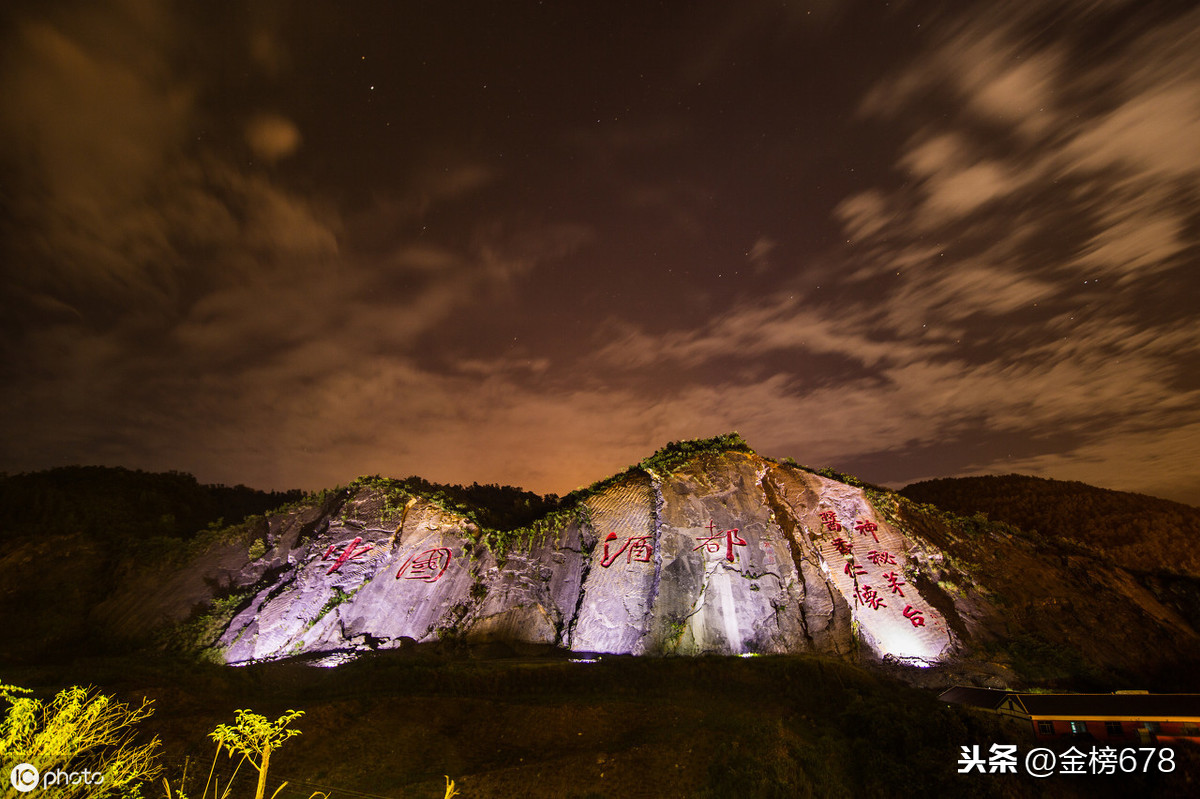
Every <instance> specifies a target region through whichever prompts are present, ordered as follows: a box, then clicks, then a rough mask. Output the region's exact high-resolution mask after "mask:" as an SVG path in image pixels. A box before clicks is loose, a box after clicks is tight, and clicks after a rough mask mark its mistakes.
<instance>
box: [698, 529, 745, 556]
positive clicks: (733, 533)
mask: <svg viewBox="0 0 1200 799" xmlns="http://www.w3.org/2000/svg"><path fill="white" fill-rule="evenodd" d="M715 529H717V526H716V524H715V523H713V522H712V521H711V520H710V521H709V523H708V532H710V533H712V532H713V531H714V530H715ZM738 529H739V528H737V527H734V528H733V529H732V530H725V531H724V532H721V533H715V534H713V535H710V536H708V537H707V538H700V539H697V540H698V541H699V542H700V543H699V545H697V546H694V547H692V551H693V552H695V551H696V550H697V549H700V548H701V547H703V548H704V551H705V552H720V551H721V542H720V539H722V538H724V539H725V560H727V561H729V562H730V563H733V561H734V560H735V559H736V558H735V556H734V554H733V548H734V547H744V546H746V539H744V538H742V537H741V536H739V535H738Z"/></svg>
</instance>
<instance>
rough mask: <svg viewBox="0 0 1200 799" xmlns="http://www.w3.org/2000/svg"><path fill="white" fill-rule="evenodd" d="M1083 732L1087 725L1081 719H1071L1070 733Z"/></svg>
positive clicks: (1085, 730) (1077, 733)
mask: <svg viewBox="0 0 1200 799" xmlns="http://www.w3.org/2000/svg"><path fill="white" fill-rule="evenodd" d="M1085 732H1087V725H1086V724H1084V723H1083V722H1082V721H1072V722H1071V734H1072V735H1081V734H1082V733H1085Z"/></svg>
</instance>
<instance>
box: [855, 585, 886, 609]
mask: <svg viewBox="0 0 1200 799" xmlns="http://www.w3.org/2000/svg"><path fill="white" fill-rule="evenodd" d="M858 594H859V599H861V600H862V603H863V604H864V605H870V607H871V610H879V609H880V608H886V607H887V605H886V604H885V603H884V601H883V600H882V599H880V597H879V592H877V591H876V590H875V589H874V588H872V587H871V586H869V585H863V586H859V588H858Z"/></svg>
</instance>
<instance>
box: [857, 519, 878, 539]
mask: <svg viewBox="0 0 1200 799" xmlns="http://www.w3.org/2000/svg"><path fill="white" fill-rule="evenodd" d="M854 529H855V530H858V531H859V532H860V533H870V534H871V537H872V538H874V539H875V543H876V544H878V543H879V536H877V535H875V531H876V530H878V529H879V525H877V524H876V523H875V522H869V521H867V520H866V519H859V520H858V523H857V524H855V525H854Z"/></svg>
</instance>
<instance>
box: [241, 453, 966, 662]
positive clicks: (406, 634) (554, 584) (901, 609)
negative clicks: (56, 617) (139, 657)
mask: <svg viewBox="0 0 1200 799" xmlns="http://www.w3.org/2000/svg"><path fill="white" fill-rule="evenodd" d="M586 504H587V511H588V513H587V521H577V522H572V523H570V524H566V525H565V526H563V527H562V529H560V530H558V531H557V532H556V533H554V534H553V535H550V536H548V537H547V538H546V540H542V541H538V542H535V543H534V545H532V546H530V547H528V548H527V549H525V550H522V551H514V552H510V553H508V554H507V556H506V557H504V558H503V559H502V560H501V561H497V559H496V558H495V557H494V556H493V554H492V553H491V552H489V551H488V550H487V548H486V547H483V546H481V545H478V544H474V543H473V540H474V533H475V531H474V529H473V528H472V527H471V526H470V525H469V524H468V523H467V522H466V521H465V520H464V519H462V518H460V517H457V516H454V515H452V514H448V513H446V512H444V511H441V510H439V509H438V508H436V507H435V506H433V505H432V504H430V503H429V502H426V501H424V500H419V499H415V498H414V499H412V500H411V501H410V502H409V503H408V505H407V506H406V507H403V508H391V509H385V507H384V502H383V499H382V497H381V496H380V494H379V492H377V491H375V490H373V489H361V490H359V491H358V493H357V494H356V495H355V496H353V497H351V498H350V499H348V500H347V501H346V502H345V503H344V504H343V505H342V507H341V508H340V509H338V510H336V511H335V512H333V513H331V514H330V515H328V516H327V517H325V518H324V519H323V520H322V521H320V522H319V523H317V524H315V525H310V529H309V532H308V534H307V535H291V536H281V537H280V538H279V540H278V541H277V542H276V543H275V547H274V549H272V550H271V551H269V552H268V553H267V554H266V555H264V557H263V558H261V559H260V561H264V562H266V563H274V564H278V565H277V566H276V567H275V568H269V569H267V570H266V575H265V576H264V577H262V578H261V579H260V580H259V582H258V583H257V585H256V588H257V593H256V594H255V596H254V598H253V599H252V600H251V601H250V603H249V604H248V606H247V607H246V608H244V609H243V610H242V611H241V612H240V613H239V614H238V615H237V616H236V617H235V618H234V619H233V620H232V622H231V623H230V625H229V627H228V628H227V629H226V631H225V632H224V634H223V635H222V636H221V639H220V641H219V646H220V648H221V649H222V651H223V652H224V654H225V657H226V659H227V660H228V661H229V662H246V661H251V660H261V659H269V658H277V657H285V656H288V655H293V654H301V653H320V652H335V651H345V650H366V649H388V648H394V647H398V646H401V645H403V644H404V642H405V641H406V640H410V641H419V642H425V641H431V640H437V639H439V638H446V637H451V638H454V639H462V640H466V641H494V640H499V641H506V642H523V643H534V644H553V645H558V646H561V647H564V648H569V649H572V650H575V651H580V652H602V653H621V654H685V655H693V654H706V653H712V654H746V653H783V652H806V651H812V652H824V653H831V654H845V653H848V652H850V651H852V650H853V649H854V648H855V647H856V644H861V645H865V646H866V648H867V649H868V650H869V651H872V652H874V653H875V654H876V655H877V656H879V657H884V656H888V655H890V656H893V657H896V658H900V659H902V660H906V661H908V662H913V663H925V662H932V661H934V660H936V659H937V658H938V657H939V656H941V655H942V654H944V653H945V652H947V651H948V650H949V649H950V648H951V646H952V645H953V643H954V642H953V640H952V636H951V634H950V632H949V630H948V627H947V625H946V622H945V620H944V619H943V618H942V617H941V615H940V614H939V613H938V612H937V611H936V609H935V608H933V607H932V606H931V605H930V604H929V603H928V602H927V601H925V600H924V599H923V598H922V597H921V595H920V593H919V592H918V591H917V589H916V587H915V586H914V585H913V584H912V581H911V580H910V579H909V577H908V576H906V570H907V572H911V571H912V569H911V568H910V567H911V566H912V565H913V564H912V563H911V562H910V557H911V555H910V551H911V549H912V547H911V545H910V543H909V542H908V541H906V540H905V539H904V538H903V537H902V536H901V535H900V534H899V533H898V532H897V531H895V530H894V529H893V528H892V527H891V526H890V525H888V524H887V523H886V522H885V521H883V520H881V519H880V518H878V516H877V515H876V513H875V510H874V509H873V508H872V507H871V505H870V504H869V503H868V502H867V500H866V497H865V496H864V494H863V492H862V490H860V489H857V488H854V487H851V486H848V485H845V484H843V483H839V482H837V481H834V480H828V479H826V478H823V477H820V476H817V475H813V474H810V473H808V472H805V471H802V470H800V469H797V468H794V467H788V466H780V465H777V464H774V463H771V462H769V461H766V460H764V459H762V458H760V457H758V456H756V455H752V454H746V453H739V452H729V453H725V454H722V455H705V456H701V457H699V458H697V459H696V460H695V461H693V462H692V463H689V464H688V465H686V466H684V467H682V468H680V469H678V470H677V471H675V472H673V473H671V474H669V475H662V476H660V475H654V474H644V473H639V472H635V473H633V474H631V475H630V476H629V477H627V478H626V479H625V480H624V481H622V482H619V483H617V484H616V485H613V486H611V487H609V488H608V489H606V490H605V491H603V492H600V493H598V494H596V495H594V496H592V497H590V498H589V499H587V500H586ZM251 573H254V572H253V570H252V572H251ZM258 573H259V574H261V573H262V568H261V567H260V568H259V570H258ZM855 636H857V638H858V640H857V641H856V640H855Z"/></svg>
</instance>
